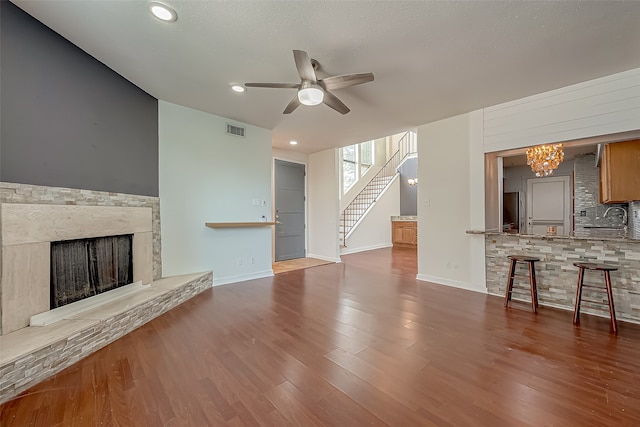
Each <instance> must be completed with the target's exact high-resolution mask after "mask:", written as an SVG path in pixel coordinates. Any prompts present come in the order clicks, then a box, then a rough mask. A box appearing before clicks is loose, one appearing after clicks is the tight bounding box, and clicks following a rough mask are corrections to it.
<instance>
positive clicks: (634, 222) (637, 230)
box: [629, 201, 640, 239]
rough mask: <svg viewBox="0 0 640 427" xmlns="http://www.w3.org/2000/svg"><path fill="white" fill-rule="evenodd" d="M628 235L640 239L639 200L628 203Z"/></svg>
mask: <svg viewBox="0 0 640 427" xmlns="http://www.w3.org/2000/svg"><path fill="white" fill-rule="evenodd" d="M629 237H632V238H634V239H640V201H635V202H631V203H629Z"/></svg>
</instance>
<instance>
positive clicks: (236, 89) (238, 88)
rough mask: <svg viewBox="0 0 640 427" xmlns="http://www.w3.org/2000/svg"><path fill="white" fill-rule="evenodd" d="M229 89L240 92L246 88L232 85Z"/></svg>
mask: <svg viewBox="0 0 640 427" xmlns="http://www.w3.org/2000/svg"><path fill="white" fill-rule="evenodd" d="M231 89H232V90H234V91H236V92H239V93H242V92H244V91H245V90H246V89H245V88H244V86H240V85H233V86H231Z"/></svg>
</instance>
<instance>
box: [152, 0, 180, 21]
mask: <svg viewBox="0 0 640 427" xmlns="http://www.w3.org/2000/svg"><path fill="white" fill-rule="evenodd" d="M149 9H150V10H151V13H153V16H155V17H156V18H158V19H160V20H161V21H166V22H172V21H175V20H176V19H178V14H177V13H176V11H175V10H174V9H173V8H171V7H169V6H167V5H166V4H162V3H158V2H151V3H149Z"/></svg>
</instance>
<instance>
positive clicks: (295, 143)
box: [289, 141, 298, 145]
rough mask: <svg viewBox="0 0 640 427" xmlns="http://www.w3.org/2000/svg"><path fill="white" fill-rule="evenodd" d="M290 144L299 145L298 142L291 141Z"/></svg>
mask: <svg viewBox="0 0 640 427" xmlns="http://www.w3.org/2000/svg"><path fill="white" fill-rule="evenodd" d="M289 144H291V145H298V141H289Z"/></svg>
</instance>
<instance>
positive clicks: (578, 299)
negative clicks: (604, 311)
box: [573, 262, 618, 333]
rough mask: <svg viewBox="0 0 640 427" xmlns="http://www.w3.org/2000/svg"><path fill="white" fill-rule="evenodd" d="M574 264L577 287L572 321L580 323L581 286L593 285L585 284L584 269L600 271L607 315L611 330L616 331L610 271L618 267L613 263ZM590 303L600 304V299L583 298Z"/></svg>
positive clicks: (616, 324)
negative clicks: (605, 292) (602, 277)
mask: <svg viewBox="0 0 640 427" xmlns="http://www.w3.org/2000/svg"><path fill="white" fill-rule="evenodd" d="M573 265H574V266H576V267H578V289H577V290H576V306H575V308H574V310H573V323H574V324H577V323H580V302H581V301H582V288H585V287H595V286H589V285H585V284H584V283H583V282H584V272H585V270H594V271H602V272H603V273H604V285H605V288H606V291H607V299H608V301H609V315H610V317H611V329H612V330H613V332H614V333H615V332H618V322H617V320H616V310H615V307H614V305H613V292H612V290H611V275H610V272H612V271H616V270H617V269H618V267H617V266H615V265H606V264H596V263H593V262H574V263H573ZM585 301H586V302H589V303H592V304H602V302H601V301H593V300H585Z"/></svg>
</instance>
